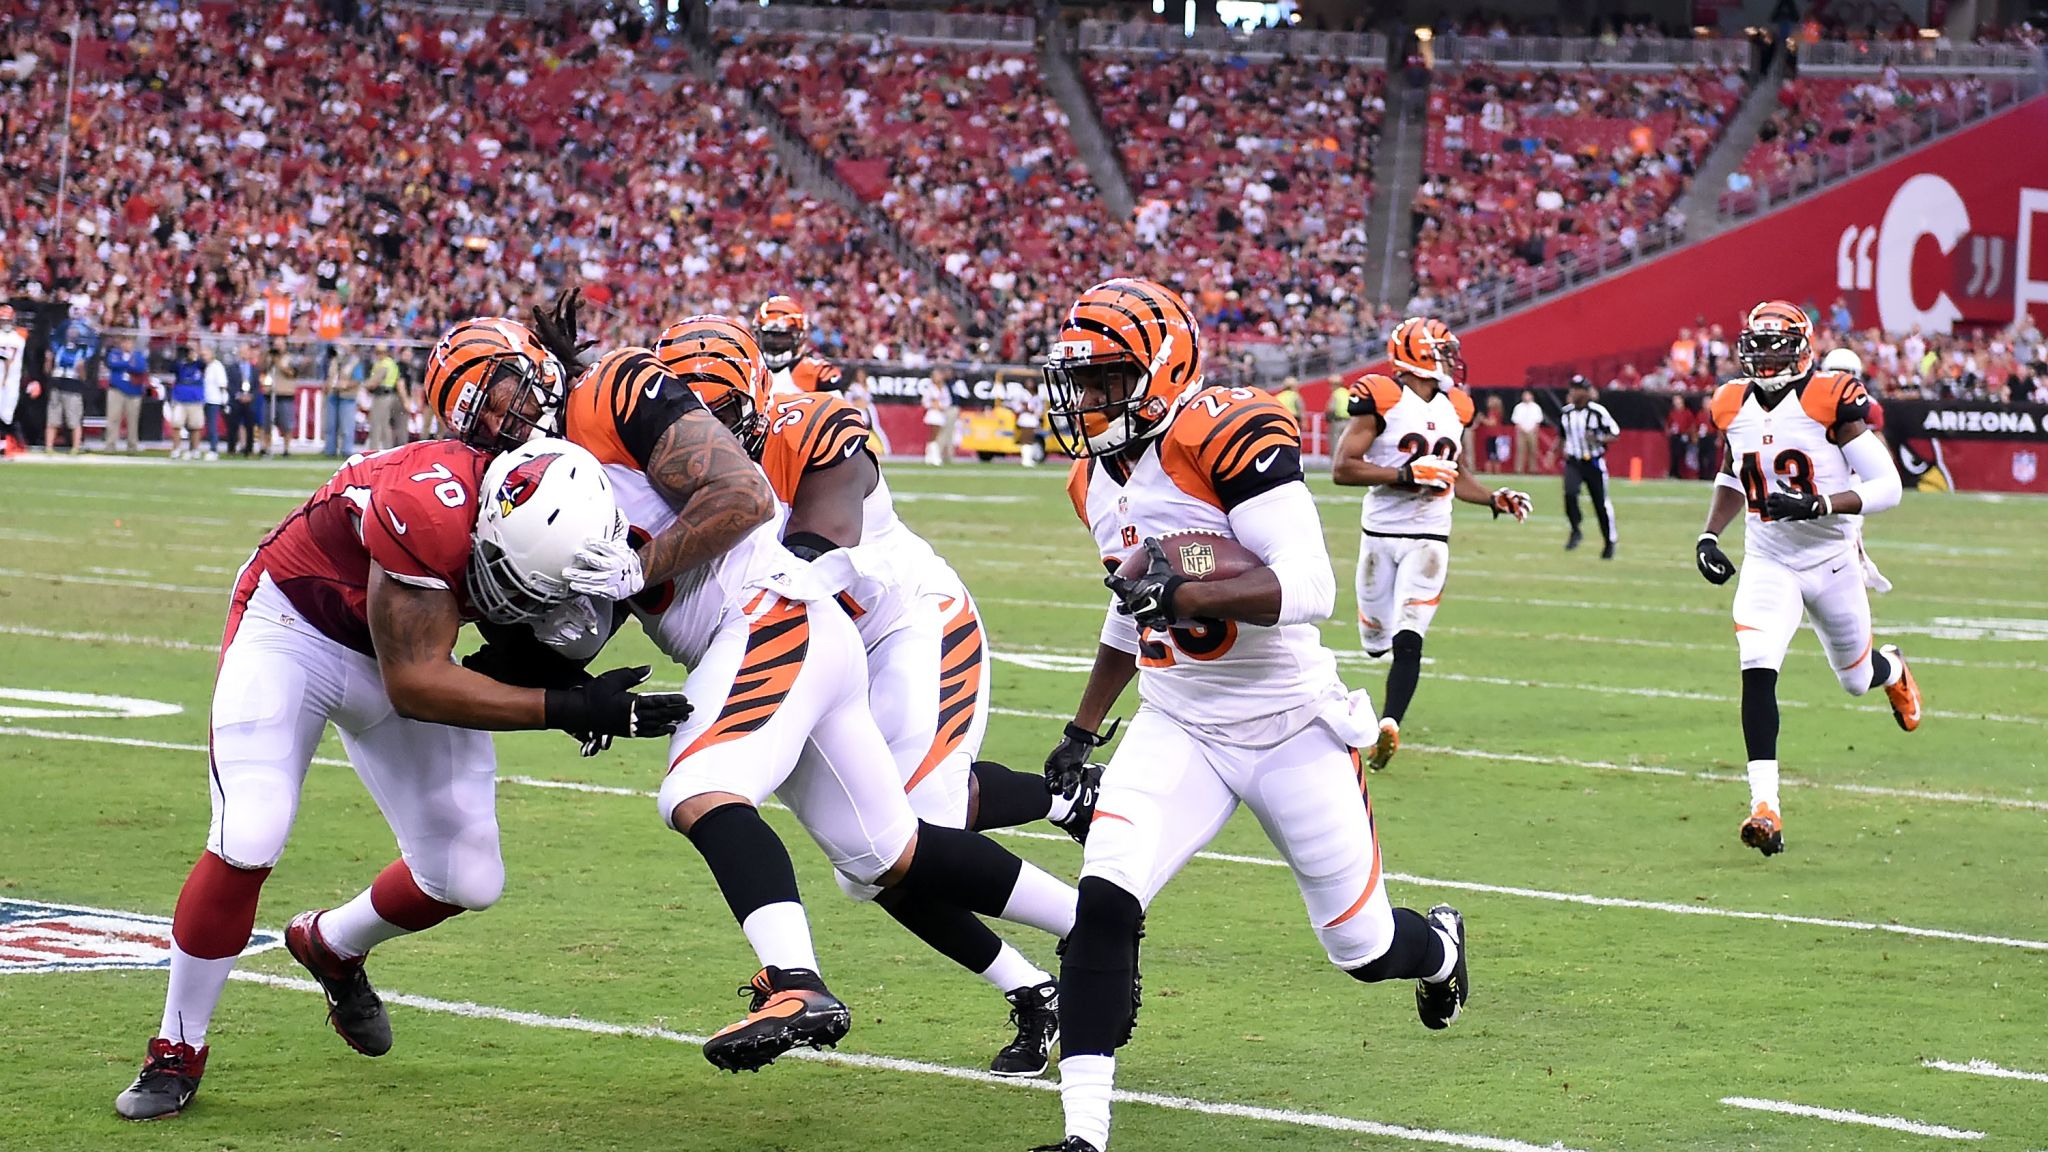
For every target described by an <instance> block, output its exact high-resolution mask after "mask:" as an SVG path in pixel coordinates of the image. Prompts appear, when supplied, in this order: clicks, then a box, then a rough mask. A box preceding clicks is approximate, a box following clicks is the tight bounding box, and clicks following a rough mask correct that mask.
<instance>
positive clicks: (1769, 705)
mask: <svg viewBox="0 0 2048 1152" xmlns="http://www.w3.org/2000/svg"><path fill="white" fill-rule="evenodd" d="M1735 360H1736V363H1737V365H1738V366H1739V367H1740V368H1741V369H1742V372H1743V376H1742V377H1741V378H1738V379H1735V380H1731V381H1729V382H1728V383H1726V384H1723V385H1721V386H1720V388H1718V389H1716V390H1715V392H1714V398H1713V402H1712V404H1711V405H1710V406H1709V410H1710V411H1711V413H1712V415H1713V420H1714V427H1716V428H1718V429H1720V431H1721V434H1722V437H1723V438H1724V445H1725V446H1724V447H1723V449H1722V453H1721V470H1720V474H1719V475H1717V476H1715V477H1714V484H1715V487H1714V498H1713V502H1712V505H1711V507H1710V508H1709V509H1708V511H1707V524H1706V531H1704V532H1701V533H1700V538H1699V541H1698V543H1697V544H1696V545H1695V547H1694V554H1695V558H1696V561H1697V563H1698V565H1699V570H1700V575H1702V576H1704V577H1706V579H1707V580H1708V581H1709V582H1710V583H1713V584H1726V583H1727V582H1728V581H1729V580H1730V579H1731V578H1733V577H1734V576H1735V564H1734V562H1733V561H1731V560H1729V559H1728V555H1727V553H1725V552H1723V551H1722V550H1721V542H1720V541H1721V532H1722V530H1723V529H1725V528H1727V527H1728V523H1729V521H1731V520H1733V519H1734V518H1735V516H1736V514H1737V513H1738V512H1740V513H1743V514H1744V515H1745V516H1746V526H1745V528H1744V530H1743V551H1744V556H1743V564H1742V579H1741V580H1740V581H1739V582H1738V583H1737V584H1736V586H1735V643H1736V647H1737V648H1738V649H1739V650H1740V651H1741V654H1742V738H1743V742H1744V743H1745V744H1746V745H1747V746H1748V753H1749V815H1748V817H1747V818H1746V819H1744V820H1743V822H1742V842H1743V843H1744V844H1747V845H1749V846H1750V847H1752V848H1755V849H1756V850H1757V851H1759V852H1762V853H1763V854H1764V855H1766V856H1773V855H1776V854H1777V853H1779V852H1783V851H1784V850H1785V831H1784V817H1783V813H1784V809H1783V808H1782V807H1780V806H1779V803H1778V669H1779V668H1780V667H1781V666H1782V665H1783V664H1784V662H1785V649H1786V648H1788V647H1789V646H1790V645H1791V643H1792V634H1793V633H1794V632H1797V631H1798V630H1799V620H1800V614H1801V612H1802V610H1803V611H1804V613H1805V616H1806V618H1807V619H1809V620H1811V621H1812V622H1813V630H1814V631H1815V632H1817V633H1819V634H1820V641H1821V647H1822V648H1823V649H1824V650H1825V651H1826V652H1827V657H1828V664H1829V665H1830V666H1832V667H1833V668H1834V670H1835V679H1837V680H1839V681H1840V682H1841V685H1842V688H1843V689H1844V690H1845V691H1847V692H1848V693H1849V694H1850V695H1851V696H1861V695H1863V694H1864V693H1865V692H1868V691H1870V690H1871V689H1872V688H1882V689H1884V691H1885V695H1886V696H1887V697H1888V698H1889V699H1890V701H1891V706H1892V715H1893V717H1894V718H1896V719H1897V721H1898V724H1899V727H1901V728H1903V729H1905V730H1906V731H1908V732H1911V731H1913V730H1914V729H1916V728H1918V727H1919V726H1920V689H1919V686H1918V685H1916V684H1915V683H1914V682H1913V673H1912V670H1911V669H1909V668H1908V667H1906V658H1905V657H1904V656H1903V655H1902V654H1901V653H1900V652H1899V649H1898V647H1897V646H1896V645H1892V644H1885V645H1881V646H1874V645H1873V643H1872V636H1871V630H1870V598H1869V594H1868V592H1867V591H1866V590H1865V588H1864V586H1863V566H1862V564H1861V563H1860V561H1859V558H1858V540H1859V536H1858V531H1857V526H1856V521H1857V518H1858V517H1859V516H1868V515H1871V514H1873V513H1877V512H1882V511H1884V510H1885V509H1887V508H1891V507H1893V506H1894V505H1896V504H1897V503H1898V502H1899V473H1898V469H1897V468H1895V467H1894V466H1893V464H1892V457H1891V452H1890V451H1889V450H1888V449H1887V448H1886V447H1885V445H1884V442H1883V441H1881V440H1879V439H1878V438H1877V436H1876V435H1875V434H1874V433H1872V432H1871V431H1870V429H1869V428H1868V426H1867V425H1866V424H1865V418H1866V417H1868V416H1869V414H1870V396H1869V394H1868V393H1866V392H1865V391H1864V390H1863V385H1861V384H1859V383H1857V382H1856V379H1855V377H1853V376H1848V375H1845V374H1843V373H1840V372H1827V371H1815V370H1814V354H1813V327H1812V324H1811V323H1810V322H1809V321H1808V320H1807V318H1806V313H1805V312H1803V311H1801V310H1800V308H1799V307H1798V306H1797V305H1795V304H1788V303H1786V302H1785V301H1783V300H1766V301H1764V302H1763V303H1761V304H1759V305H1757V306H1756V307H1755V308H1752V309H1750V312H1749V317H1748V319H1747V320H1745V321H1744V322H1743V327H1742V333H1741V335H1739V336H1738V337H1737V338H1736V343H1735Z"/></svg>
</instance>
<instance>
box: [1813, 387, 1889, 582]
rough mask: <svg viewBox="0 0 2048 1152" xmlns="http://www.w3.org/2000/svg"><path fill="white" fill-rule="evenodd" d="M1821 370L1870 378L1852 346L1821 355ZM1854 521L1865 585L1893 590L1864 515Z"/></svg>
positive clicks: (1876, 424)
mask: <svg viewBox="0 0 2048 1152" xmlns="http://www.w3.org/2000/svg"><path fill="white" fill-rule="evenodd" d="M1820 370H1821V371H1823V372H1841V373H1843V374H1845V375H1848V376H1851V377H1853V378H1854V379H1855V381H1856V382H1857V383H1858V384H1867V383H1868V380H1867V379H1866V378H1865V377H1864V375H1863V357H1861V356H1858V355H1857V354H1856V352H1855V350H1854V349H1851V348H1837V349H1835V350H1834V351H1832V352H1829V353H1828V354H1827V355H1826V356H1823V357H1821V360H1820ZM1870 407H1871V413H1870V414H1871V417H1872V419H1871V420H1870V421H1869V424H1870V430H1871V431H1872V432H1874V433H1876V434H1877V437H1878V439H1880V440H1882V439H1884V429H1883V424H1882V421H1880V420H1878V419H1876V417H1877V416H1878V415H1879V413H1878V411H1877V399H1876V398H1875V397H1872V398H1871V401H1870ZM1853 523H1854V524H1855V525H1856V556H1857V559H1858V560H1860V561H1861V562H1862V564H1863V586H1864V587H1865V588H1868V589H1870V590H1871V591H1872V592H1875V593H1877V594H1878V595H1880V596H1882V595H1884V594H1885V593H1886V592H1889V591H1891V590H1892V582H1891V581H1890V580H1888V579H1886V578H1885V574H1884V573H1883V572H1880V571H1878V569H1877V561H1875V560H1873V559H1871V558H1870V551H1869V549H1867V548H1865V547H1864V546H1863V517H1861V516H1857V517H1853Z"/></svg>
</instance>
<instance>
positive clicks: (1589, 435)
mask: <svg viewBox="0 0 2048 1152" xmlns="http://www.w3.org/2000/svg"><path fill="white" fill-rule="evenodd" d="M1557 423H1558V427H1559V428H1560V429H1562V430H1563V433H1564V454H1565V455H1566V456H1569V457H1571V458H1572V459H1574V460H1598V459H1600V458H1601V457H1602V456H1605V455H1606V454H1607V441H1609V440H1612V439H1613V438H1615V437H1616V436H1619V435H1621V425H1619V424H1616V423H1615V422H1614V414H1613V413H1611V412H1609V411H1608V410H1607V409H1606V408H1605V407H1603V406H1602V405H1601V404H1600V402H1599V401H1597V400H1595V401H1590V402H1588V403H1587V404H1586V406H1585V407H1584V408H1574V407H1572V406H1571V405H1569V404H1567V405H1565V406H1564V410H1563V411H1561V412H1559V413H1558V414H1557Z"/></svg>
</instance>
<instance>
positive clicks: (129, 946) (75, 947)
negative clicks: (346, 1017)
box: [0, 900, 284, 976]
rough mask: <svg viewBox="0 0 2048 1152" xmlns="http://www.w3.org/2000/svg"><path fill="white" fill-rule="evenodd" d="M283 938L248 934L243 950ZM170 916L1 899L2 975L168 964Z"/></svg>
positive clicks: (259, 948) (260, 947) (262, 948)
mask: <svg viewBox="0 0 2048 1152" xmlns="http://www.w3.org/2000/svg"><path fill="white" fill-rule="evenodd" d="M282 943H284V937H282V936H280V935H278V934H277V933H275V932H262V931H258V932H256V933H254V934H253V935H251V936H250V937H249V947H248V948H246V949H244V950H243V953H242V954H243V955H245V956H247V955H251V954H253V953H256V952H263V951H267V950H269V949H271V948H275V947H277V946H278V945H279V944H282ZM170 965H171V922H170V920H168V919H166V918H164V917H162V916H140V915H137V914H135V913H133V912H117V911H114V910H112V909H109V908H87V907H83V906H80V905H75V904H45V903H42V902H41V901H37V900H0V976H4V975H9V974H12V973H19V972H104V971H107V970H109V969H113V968H168V967H170Z"/></svg>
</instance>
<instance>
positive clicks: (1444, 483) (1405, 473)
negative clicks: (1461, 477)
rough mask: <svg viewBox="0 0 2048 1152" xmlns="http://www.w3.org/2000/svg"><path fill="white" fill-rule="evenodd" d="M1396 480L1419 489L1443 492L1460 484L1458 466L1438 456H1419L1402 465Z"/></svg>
mask: <svg viewBox="0 0 2048 1152" xmlns="http://www.w3.org/2000/svg"><path fill="white" fill-rule="evenodd" d="M1396 479H1397V480H1399V481H1400V482H1401V483H1403V484H1413V485H1414V486H1415V487H1417V488H1434V489H1436V490H1438V491H1442V490H1443V489H1446V488H1449V487H1450V486H1451V485H1453V484H1455V483H1457V482H1458V465H1457V464H1456V463H1455V462H1453V461H1450V460H1445V459H1443V458H1441V457H1438V456H1418V457H1416V458H1415V459H1413V460H1410V461H1409V462H1407V463H1406V464H1403V465H1401V467H1400V470H1399V472H1398V473H1397V474H1396Z"/></svg>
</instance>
